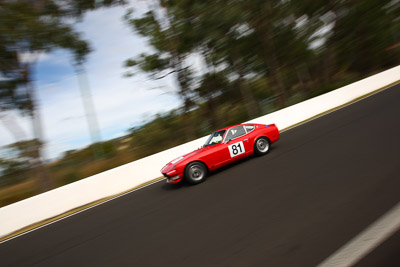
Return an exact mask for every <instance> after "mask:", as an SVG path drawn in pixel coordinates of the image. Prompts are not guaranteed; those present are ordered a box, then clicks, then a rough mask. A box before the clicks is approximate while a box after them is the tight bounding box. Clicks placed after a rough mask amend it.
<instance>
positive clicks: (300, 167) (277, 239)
mask: <svg viewBox="0 0 400 267" xmlns="http://www.w3.org/2000/svg"><path fill="white" fill-rule="evenodd" d="M399 140H400V85H397V86H395V87H392V88H390V89H387V90H385V91H382V92H380V93H378V94H376V95H374V96H372V97H369V98H367V99H364V100H362V101H360V102H357V103H355V104H353V105H350V106H348V107H346V108H343V109H340V110H338V111H336V112H333V113H330V114H328V115H326V116H324V117H321V118H319V119H316V120H313V121H311V122H308V123H306V124H304V125H301V126H299V127H296V128H294V129H292V130H289V131H287V132H284V133H282V135H281V140H280V141H279V142H277V143H276V144H275V145H274V146H273V149H272V150H271V152H270V153H269V154H268V155H266V156H264V157H259V158H251V159H249V160H245V161H242V162H240V163H238V164H235V165H234V166H231V167H229V168H225V169H224V170H222V171H218V172H216V173H214V174H213V175H212V176H211V177H209V179H208V180H207V181H206V182H205V183H202V184H200V185H198V186H171V185H167V184H164V183H163V182H160V183H156V184H154V185H152V186H149V187H146V188H144V189H141V190H139V191H136V192H134V193H131V194H128V195H126V196H123V197H121V198H118V199H116V200H113V201H110V202H108V203H105V204H103V205H100V206H98V207H95V208H92V209H90V210H88V211H85V212H83V213H80V214H77V215H75V216H72V217H70V218H67V219H65V220H62V221H60V222H57V223H54V224H52V225H49V226H47V227H44V228H42V229H39V230H36V231H34V232H31V233H29V234H26V235H23V236H21V237H18V238H16V239H13V240H10V241H8V242H6V243H3V244H0V265H1V266H315V265H316V264H318V263H320V262H321V261H322V260H324V259H325V258H327V257H328V256H329V255H331V254H332V253H333V252H335V251H336V250H337V249H338V248H340V247H341V246H342V245H344V244H345V243H346V242H347V241H349V240H350V239H351V238H353V237H354V236H355V235H357V234H358V233H359V232H361V231H362V230H364V229H365V228H366V227H367V226H368V225H370V224H371V223H372V222H373V221H375V220H376V219H378V218H379V217H380V216H382V215H383V214H384V213H385V212H386V211H388V210H389V209H390V208H391V207H393V206H394V205H395V204H396V203H398V202H399V201H400V193H399V191H400V175H399V173H400V156H399V151H400V141H399ZM166 160H168V159H166ZM49 205H55V203H49ZM396 238H397V236H396ZM396 244H397V245H399V244H398V243H396ZM399 249H400V248H399V247H397V251H399Z"/></svg>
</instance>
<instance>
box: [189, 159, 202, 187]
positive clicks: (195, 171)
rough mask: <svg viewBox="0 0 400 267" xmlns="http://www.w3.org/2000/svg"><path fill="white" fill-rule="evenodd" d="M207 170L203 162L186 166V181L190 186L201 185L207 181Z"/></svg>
mask: <svg viewBox="0 0 400 267" xmlns="http://www.w3.org/2000/svg"><path fill="white" fill-rule="evenodd" d="M206 176H207V168H206V166H205V165H204V164H203V163H201V162H192V163H189V164H188V165H187V166H186V169H185V180H186V181H187V182H188V183H190V184H199V183H201V182H203V181H204V180H205V179H206Z"/></svg>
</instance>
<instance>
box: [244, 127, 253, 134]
mask: <svg viewBox="0 0 400 267" xmlns="http://www.w3.org/2000/svg"><path fill="white" fill-rule="evenodd" d="M244 128H245V129H246V132H247V133H249V132H251V131H253V130H254V125H245V126H244Z"/></svg>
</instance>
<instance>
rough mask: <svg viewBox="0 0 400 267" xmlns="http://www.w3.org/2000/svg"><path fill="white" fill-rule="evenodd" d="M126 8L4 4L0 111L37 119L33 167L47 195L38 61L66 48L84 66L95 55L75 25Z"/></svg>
mask: <svg viewBox="0 0 400 267" xmlns="http://www.w3.org/2000/svg"><path fill="white" fill-rule="evenodd" d="M122 3H123V1H121V0H102V1H97V0H87V1H80V0H36V1H28V0H13V1H11V0H10V1H1V2H0V62H1V63H0V110H2V111H5V110H11V109H18V110H20V111H22V113H23V114H25V115H28V116H29V117H30V118H31V120H32V125H33V132H34V133H33V135H34V138H35V140H38V141H37V142H35V144H36V145H35V146H36V149H35V150H34V151H35V153H36V154H35V157H34V158H35V160H34V163H33V165H34V166H35V168H36V169H37V170H38V171H39V176H40V177H41V181H42V183H41V189H42V191H45V190H48V189H50V188H51V187H52V185H51V180H50V179H49V177H48V174H47V171H46V170H45V168H44V166H43V159H42V145H43V136H42V124H41V121H40V117H39V113H38V110H37V108H38V107H37V98H36V92H35V86H34V83H33V70H34V68H35V64H36V62H37V59H38V57H39V56H40V55H41V54H43V53H49V52H50V51H52V50H54V49H57V48H61V49H66V50H69V51H71V52H72V54H73V56H74V62H75V64H77V65H80V64H82V63H83V62H84V60H85V57H86V55H87V54H88V53H89V52H90V51H91V49H90V47H89V44H88V42H87V41H85V40H83V39H82V37H81V35H80V34H79V33H78V32H76V31H75V30H74V28H73V25H72V23H73V21H74V20H75V19H77V18H80V17H81V16H82V14H84V12H86V11H88V10H93V9H95V8H99V7H104V6H111V5H115V4H122ZM27 57H28V58H29V59H28V60H27V59H26V58H27Z"/></svg>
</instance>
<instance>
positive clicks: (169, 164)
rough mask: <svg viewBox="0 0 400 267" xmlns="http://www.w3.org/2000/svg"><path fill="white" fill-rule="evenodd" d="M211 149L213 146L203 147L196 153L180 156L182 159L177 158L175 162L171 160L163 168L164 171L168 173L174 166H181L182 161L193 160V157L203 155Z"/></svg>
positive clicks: (195, 151)
mask: <svg viewBox="0 0 400 267" xmlns="http://www.w3.org/2000/svg"><path fill="white" fill-rule="evenodd" d="M210 148H211V146H206V147H202V148H199V149H196V150H194V151H192V152H190V153H187V154H185V155H183V156H180V157H178V158H176V159H174V160H171V161H170V162H168V163H167V164H166V165H165V166H164V167H163V168H162V170H163V171H168V170H169V169H170V168H171V167H172V166H174V165H176V164H179V163H180V162H181V161H184V160H187V159H189V158H191V157H193V156H196V155H198V154H201V153H203V152H204V151H207V150H209V149H210Z"/></svg>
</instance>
